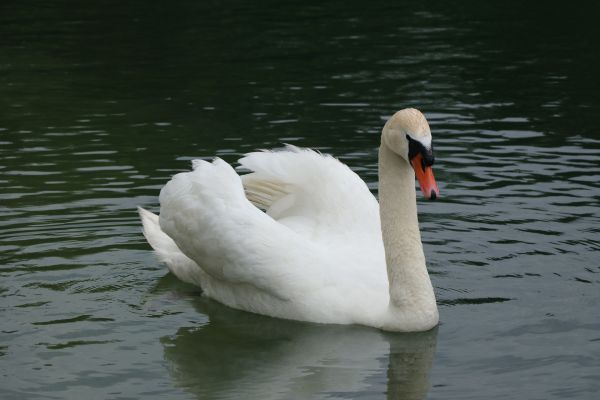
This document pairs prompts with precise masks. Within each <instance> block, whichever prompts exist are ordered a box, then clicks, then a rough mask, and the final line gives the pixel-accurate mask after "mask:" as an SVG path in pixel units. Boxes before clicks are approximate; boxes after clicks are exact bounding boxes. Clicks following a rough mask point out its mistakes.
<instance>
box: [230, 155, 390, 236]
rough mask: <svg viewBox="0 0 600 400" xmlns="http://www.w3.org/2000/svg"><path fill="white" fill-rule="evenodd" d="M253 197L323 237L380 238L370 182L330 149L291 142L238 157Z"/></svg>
mask: <svg viewBox="0 0 600 400" xmlns="http://www.w3.org/2000/svg"><path fill="white" fill-rule="evenodd" d="M239 162H240V164H241V166H242V167H244V168H247V169H249V170H251V171H253V172H252V173H250V174H247V175H243V176H242V181H243V184H244V188H245V190H246V195H247V197H248V199H249V200H250V201H251V202H252V203H253V204H254V205H256V206H257V207H259V208H261V209H263V210H266V212H267V214H268V215H269V216H271V217H272V218H274V219H276V220H278V221H279V222H281V223H282V224H285V225H287V226H289V227H290V228H292V229H293V230H295V231H297V232H299V233H301V234H303V235H304V236H308V237H309V238H310V239H313V240H319V239H321V238H326V239H327V240H331V239H333V238H340V239H342V240H356V241H358V242H361V241H362V240H363V238H364V237H367V238H370V239H374V240H380V236H381V228H380V221H379V205H378V203H377V200H376V199H375V197H374V196H373V195H372V194H371V192H370V191H369V189H368V187H367V185H366V184H365V182H364V181H363V180H362V179H361V178H360V177H359V176H358V175H357V174H356V173H354V172H353V171H352V170H351V169H350V168H348V166H346V165H344V164H342V163H341V162H339V161H338V160H337V159H335V158H333V157H332V156H329V155H322V154H320V153H317V152H315V151H313V150H309V149H300V148H298V147H295V146H290V145H288V146H287V147H286V149H285V150H284V151H262V152H255V153H249V154H248V155H246V156H245V157H244V158H242V159H240V160H239Z"/></svg>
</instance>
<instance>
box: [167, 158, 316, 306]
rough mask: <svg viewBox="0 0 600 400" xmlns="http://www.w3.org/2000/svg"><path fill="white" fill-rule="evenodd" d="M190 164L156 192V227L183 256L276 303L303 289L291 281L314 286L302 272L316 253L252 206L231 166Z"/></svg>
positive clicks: (217, 277) (218, 161) (219, 277)
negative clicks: (258, 290)
mask: <svg viewBox="0 0 600 400" xmlns="http://www.w3.org/2000/svg"><path fill="white" fill-rule="evenodd" d="M193 165H194V170H193V171H191V172H185V173H180V174H177V175H175V176H174V177H173V178H172V179H171V180H170V181H169V182H168V183H167V185H166V186H165V187H164V188H163V189H162V190H161V193H160V205H161V208H160V218H159V223H160V228H161V229H162V231H163V232H165V233H166V234H167V235H168V236H169V237H171V238H172V239H173V241H174V242H175V243H176V245H177V247H178V248H179V249H181V251H182V252H183V254H185V255H186V256H187V257H189V258H190V259H192V260H194V261H195V262H196V263H197V264H198V265H199V266H200V267H201V268H202V270H203V271H205V272H206V273H207V274H208V275H210V277H211V278H212V279H213V281H215V282H223V283H227V284H228V285H229V287H233V286H236V285H238V287H241V286H244V285H249V286H250V287H252V288H258V289H260V290H261V291H263V292H265V293H268V294H269V295H272V296H275V297H278V298H280V299H286V298H287V296H289V294H290V293H297V292H298V291H299V290H301V289H299V288H295V287H291V286H292V285H295V282H298V283H302V284H309V285H310V284H312V283H311V282H309V281H310V280H311V279H312V278H310V277H308V276H303V275H305V274H306V271H303V270H302V268H301V267H302V263H303V262H306V263H313V262H314V260H312V259H311V256H307V254H309V255H310V254H316V253H318V250H314V249H312V248H311V244H310V243H309V242H308V241H307V240H306V239H303V238H301V237H299V236H298V234H297V233H295V232H293V231H292V230H290V229H289V228H288V227H286V226H284V225H282V224H280V223H278V222H277V221H275V220H274V219H273V218H271V217H269V216H268V215H266V214H265V213H263V212H262V211H260V210H259V209H258V208H256V207H254V206H253V205H252V204H251V203H250V202H249V201H248V199H247V198H246V196H245V194H244V189H243V187H242V182H241V179H240V177H239V175H238V174H237V173H236V172H235V171H234V169H233V168H232V167H231V166H230V165H229V164H227V163H226V162H224V161H223V160H221V159H216V160H215V161H214V162H212V163H209V162H206V161H202V160H195V161H194V162H193ZM299 260H301V261H302V263H299V262H298V261H299ZM298 264H300V265H298ZM309 275H310V274H309ZM300 276H303V279H299V277H300ZM232 298H233V296H232ZM220 300H221V301H224V302H226V301H225V300H223V299H220ZM232 301H234V300H232ZM226 303H230V304H229V305H231V306H236V305H235V304H233V303H232V302H226Z"/></svg>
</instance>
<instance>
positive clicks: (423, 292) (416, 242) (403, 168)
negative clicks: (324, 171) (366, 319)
mask: <svg viewBox="0 0 600 400" xmlns="http://www.w3.org/2000/svg"><path fill="white" fill-rule="evenodd" d="M379 207H380V208H379V210H380V211H379V213H380V217H381V230H382V235H383V245H384V248H385V258H386V263H387V273H388V280H389V291H390V304H389V310H388V315H387V317H386V322H385V323H384V326H383V327H384V328H385V327H387V328H390V329H396V330H406V331H409V330H425V329H429V328H432V327H433V326H435V325H437V322H438V311H437V306H436V302H435V295H434V292H433V287H432V285H431V280H430V279H429V274H428V273H427V267H426V265H425V256H424V254H423V245H422V244H421V233H420V231H419V221H418V219H417V203H416V193H415V174H414V171H413V169H412V168H411V166H410V165H409V164H408V162H407V161H406V160H404V159H403V158H401V157H400V156H398V155H397V154H396V153H394V152H393V151H392V150H390V149H389V148H388V147H387V145H385V143H384V142H383V141H382V143H381V146H380V148H379Z"/></svg>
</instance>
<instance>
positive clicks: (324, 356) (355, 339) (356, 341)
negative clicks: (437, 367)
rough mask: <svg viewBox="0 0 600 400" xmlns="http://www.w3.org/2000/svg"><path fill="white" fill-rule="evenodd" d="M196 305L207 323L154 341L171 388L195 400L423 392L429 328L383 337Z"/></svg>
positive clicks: (431, 337)
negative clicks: (164, 362)
mask: <svg viewBox="0 0 600 400" xmlns="http://www.w3.org/2000/svg"><path fill="white" fill-rule="evenodd" d="M196 305H197V307H198V308H199V311H200V312H201V313H203V314H207V315H209V317H210V322H209V323H207V324H206V325H204V326H202V327H200V328H195V327H194V328H187V327H186V328H180V329H179V330H178V331H177V334H176V335H174V336H172V337H164V338H163V339H162V343H163V346H164V355H165V359H166V360H167V361H168V362H169V364H170V370H171V375H172V377H173V379H174V381H175V384H176V385H177V386H180V387H182V388H184V389H185V390H187V391H189V392H192V393H194V394H196V395H197V396H198V398H202V399H204V398H216V397H218V398H232V399H238V398H241V397H242V396H243V397H248V398H257V399H258V398H260V399H275V398H315V397H316V396H318V395H320V396H326V397H328V398H330V397H333V398H347V397H352V398H357V397H372V396H374V395H380V396H381V397H384V396H386V398H388V399H423V398H425V396H426V394H427V390H428V388H429V379H428V376H429V371H430V369H431V365H432V360H433V354H434V350H435V343H436V337H437V329H434V330H432V331H430V332H425V333H418V334H389V333H383V332H380V331H377V330H374V329H370V328H365V327H357V326H338V325H318V324H307V323H300V322H294V321H286V320H279V319H273V318H267V317H263V316H258V315H254V314H249V313H245V312H240V311H236V310H232V309H229V308H226V307H224V306H221V305H219V304H217V303H215V302H212V301H210V300H207V299H203V298H201V299H198V300H197V301H196ZM386 388H387V390H386Z"/></svg>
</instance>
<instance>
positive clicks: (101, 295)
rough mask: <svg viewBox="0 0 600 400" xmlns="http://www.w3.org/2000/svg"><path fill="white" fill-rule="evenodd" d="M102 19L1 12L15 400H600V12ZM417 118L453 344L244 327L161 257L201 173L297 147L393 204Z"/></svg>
mask: <svg viewBox="0 0 600 400" xmlns="http://www.w3.org/2000/svg"><path fill="white" fill-rule="evenodd" d="M80 3H81V2H67V1H46V2H33V1H3V2H2V3H1V5H0V299H1V303H0V304H1V308H0V397H1V398H2V399H81V398H89V399H135V398H151V399H166V398H168V399H194V398H199V399H208V398H226V399H240V398H256V399H304V398H307V399H308V398H323V399H325V398H365V399H384V398H393V399H422V398H428V399H511V398H513V399H514V398H524V399H567V398H569V399H595V398H596V396H597V395H598V392H600V320H599V315H600V311H599V309H600V290H599V289H600V262H599V261H598V260H599V256H600V244H599V242H598V237H599V233H600V183H599V181H600V133H599V127H600V112H599V107H600V96H599V94H598V93H599V91H598V87H600V85H599V83H600V78H599V76H598V71H600V53H599V52H598V49H597V46H598V38H599V37H600V35H599V33H600V28H599V24H598V15H599V13H598V11H599V10H598V7H597V6H582V5H577V6H576V5H574V4H571V5H569V4H565V3H564V2H543V3H542V2H540V3H539V4H534V2H529V4H524V3H525V2H518V1H488V2H476V1H464V2H446V1H427V2H378V1H369V2H348V1H345V2H327V5H322V4H320V3H321V2H314V4H308V2H300V1H294V2H275V1H265V2H260V5H258V4H253V3H251V2H248V3H247V4H245V3H242V2H236V1H220V2H217V1H182V2H165V4H159V3H158V2H142V1H129V2H119V1H103V2H102V1H99V2H95V3H94V4H93V5H92V4H91V2H89V3H90V4H88V2H86V5H85V6H82V5H80ZM256 3H258V2H256ZM81 4H83V3H81ZM407 106H416V107H418V108H420V109H421V110H422V111H424V113H425V114H426V116H427V117H428V119H429V121H430V125H431V128H432V131H433V135H434V143H435V146H436V151H437V154H436V156H437V163H436V166H435V169H436V177H437V180H438V182H439V184H440V189H441V194H442V198H441V199H440V201H437V202H433V203H425V202H424V201H422V199H420V200H419V210H420V213H421V216H420V220H421V223H422V233H423V241H424V245H425V252H426V255H427V259H428V267H429V270H430V273H431V275H432V280H433V283H434V286H435V288H436V294H437V297H438V302H439V307H440V314H441V325H440V327H439V329H437V330H436V331H433V332H429V333H424V334H414V335H402V334H401V335H398V334H395V335H394V334H387V333H382V332H379V331H376V330H373V329H367V328H360V327H343V326H320V325H312V324H302V323H294V322H288V321H281V320H273V319H269V318H264V317H259V316H254V315H251V314H246V313H242V312H237V311H233V310H229V309H227V308H225V307H222V306H220V305H218V304H215V303H213V302H211V301H207V300H205V299H203V298H202V296H201V293H200V291H199V290H198V289H196V288H194V287H192V286H188V285H185V284H182V283H180V282H178V281H177V280H176V279H175V278H174V277H172V276H170V275H169V274H167V272H166V269H165V268H164V266H163V265H161V264H160V263H159V262H158V261H156V260H155V258H154V257H153V255H152V253H151V252H150V251H149V246H148V245H147V244H146V243H145V241H144V239H143V237H142V235H141V231H140V226H139V222H138V219H137V215H136V212H135V207H136V206H137V205H143V206H146V207H148V208H150V209H152V210H155V211H156V210H157V205H158V198H157V196H158V192H159V190H160V188H161V187H162V185H163V184H164V183H165V182H166V181H167V180H168V179H169V177H170V176H171V175H173V174H174V173H176V172H178V171H181V170H185V169H187V168H188V167H189V160H190V159H192V158H197V157H211V156H213V155H219V156H221V157H223V158H224V159H225V160H227V161H229V162H235V160H236V159H237V158H238V157H239V156H240V155H241V154H243V153H245V152H247V151H250V150H254V149H257V148H268V147H275V146H279V145H280V144H281V143H282V142H287V143H293V144H296V145H299V146H307V147H313V148H317V149H319V150H321V151H323V152H328V153H332V154H334V155H335V156H336V157H339V158H340V159H341V160H343V161H344V162H346V163H348V164H349V165H350V166H351V167H352V168H353V169H354V170H355V171H356V172H357V173H359V174H360V175H361V176H362V177H363V178H364V179H365V180H366V181H367V182H368V183H369V185H370V187H371V188H372V189H373V190H374V191H375V192H376V190H377V168H376V162H377V159H376V156H377V145H378V140H379V136H378V135H379V131H380V129H381V126H382V124H383V122H384V120H385V118H386V117H388V116H389V115H391V114H392V113H393V112H394V111H396V110H397V109H400V108H403V107H407ZM352 295H353V296H360V293H353V294H352Z"/></svg>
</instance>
